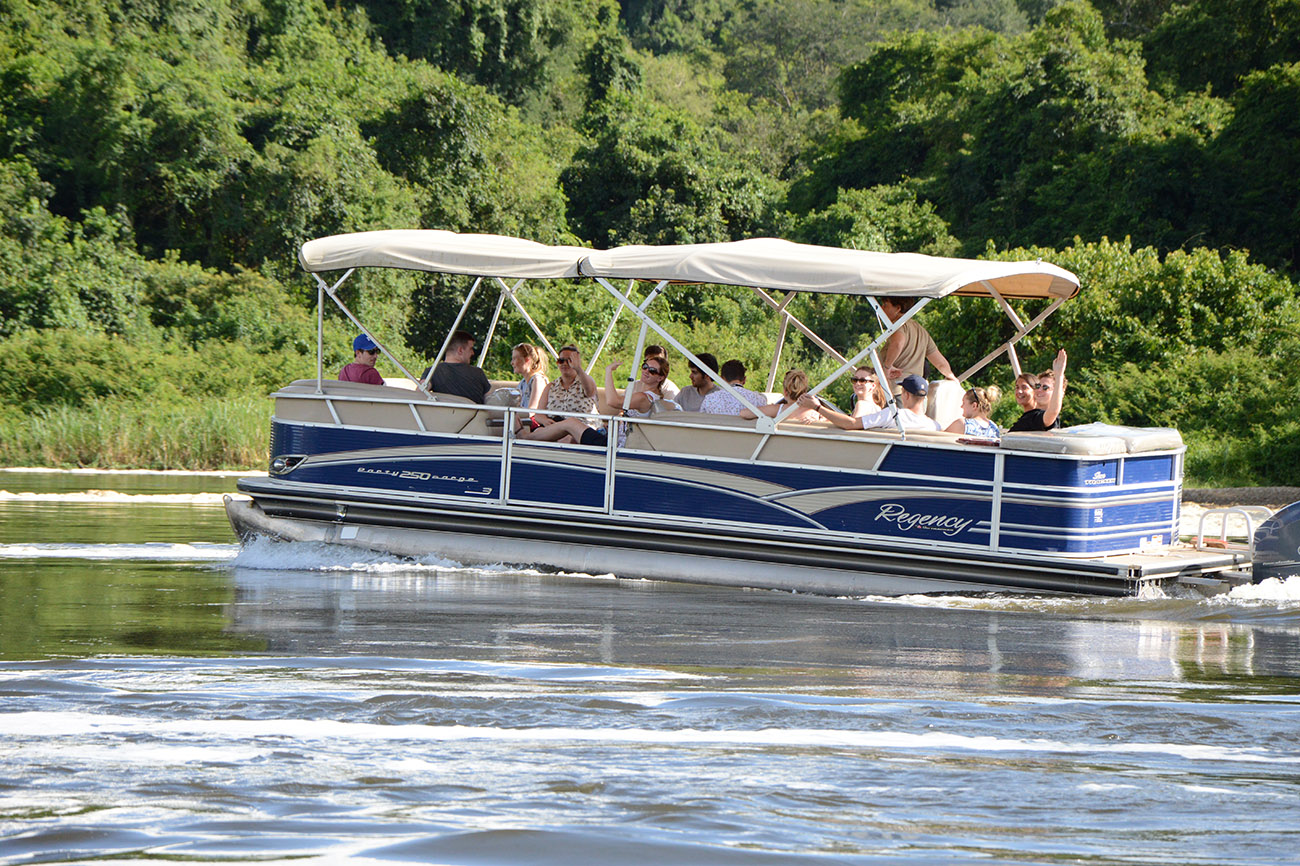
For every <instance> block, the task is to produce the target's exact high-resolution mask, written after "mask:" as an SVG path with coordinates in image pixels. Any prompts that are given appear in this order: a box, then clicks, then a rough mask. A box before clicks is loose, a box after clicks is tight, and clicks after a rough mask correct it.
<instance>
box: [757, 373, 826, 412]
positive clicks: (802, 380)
mask: <svg viewBox="0 0 1300 866" xmlns="http://www.w3.org/2000/svg"><path fill="white" fill-rule="evenodd" d="M807 393H808V374H807V373H805V372H804V371H803V370H799V369H794V370H791V371H790V372H789V373H786V374H785V378H784V379H783V380H781V399H780V400H777V401H776V402H775V403H768V404H767V405H766V406H759V407H758V411H760V412H762V413H763V414H764V415H766V416H767V417H769V418H775V417H776V416H777V415H779V414H781V412H783V411H785V410H786V409H787V408H788V407H790V406H793V405H795V404H796V403H798V402H799V398H800V397H802V396H803V395H804V394H807ZM740 417H741V418H757V417H758V416H757V415H755V414H754V413H753V412H751V411H750V410H749V409H741V410H740ZM782 420H783V421H790V422H792V423H794V424H812V423H814V422H817V421H820V420H821V415H820V414H819V413H818V411H817V410H816V409H811V408H808V407H807V406H800V407H799V408H798V409H796V410H795V411H794V412H791V413H790V414H789V415H787V416H786V417H785V418H783V419H782Z"/></svg>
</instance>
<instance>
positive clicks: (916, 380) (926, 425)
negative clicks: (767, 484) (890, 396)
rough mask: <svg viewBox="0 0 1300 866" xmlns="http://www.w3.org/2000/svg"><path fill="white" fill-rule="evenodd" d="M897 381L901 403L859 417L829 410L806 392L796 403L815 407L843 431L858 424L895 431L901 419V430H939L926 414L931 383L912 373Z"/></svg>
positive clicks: (853, 428) (936, 422)
mask: <svg viewBox="0 0 1300 866" xmlns="http://www.w3.org/2000/svg"><path fill="white" fill-rule="evenodd" d="M900 384H901V385H902V386H903V390H902V393H901V394H899V401H900V402H901V403H902V404H903V405H902V406H886V407H885V408H884V409H881V410H880V411H879V412H869V413H867V414H866V415H862V416H860V417H858V418H854V417H853V416H852V415H845V414H844V413H843V412H840V411H838V410H837V409H832V408H831V407H830V406H827V405H826V404H825V403H823V402H822V401H820V400H818V399H817V398H816V397H812V396H809V395H808V394H804V395H803V396H802V397H800V398H799V405H800V406H806V407H808V408H815V409H816V410H817V412H818V413H819V414H820V415H821V416H822V417H823V418H825V419H826V420H827V421H830V422H831V423H832V424H834V425H835V426H836V427H842V428H844V429H845V430H857V429H858V428H859V427H860V428H861V429H863V430H870V429H872V428H873V427H883V428H885V429H891V430H896V429H898V422H899V421H902V426H903V429H904V430H938V429H939V422H938V421H935V420H934V419H933V418H931V417H929V416H928V415H926V414H925V395H926V394H928V393H929V392H930V383H929V382H927V381H925V379H924V378H922V377H920V376H917V375H916V374H915V373H913V374H909V375H907V376H904V377H903V380H902V382H901V383H900Z"/></svg>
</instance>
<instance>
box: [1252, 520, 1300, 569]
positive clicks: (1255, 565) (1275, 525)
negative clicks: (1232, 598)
mask: <svg viewBox="0 0 1300 866" xmlns="http://www.w3.org/2000/svg"><path fill="white" fill-rule="evenodd" d="M1298 575H1300V502H1293V503H1291V504H1290V505H1288V506H1287V507H1286V508H1283V509H1281V510H1280V511H1278V512H1277V513H1276V514H1274V515H1273V516H1272V517H1270V518H1268V519H1267V520H1265V521H1264V522H1263V523H1261V524H1260V526H1259V529H1257V530H1255V556H1254V559H1253V560H1252V561H1251V581H1252V582H1253V583H1259V582H1260V581H1262V580H1267V579H1268V578H1270V577H1276V578H1278V579H1279V580H1286V579H1287V578H1288V577H1294V576H1298Z"/></svg>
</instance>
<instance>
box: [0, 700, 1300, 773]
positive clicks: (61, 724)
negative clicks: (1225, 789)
mask: <svg viewBox="0 0 1300 866" xmlns="http://www.w3.org/2000/svg"><path fill="white" fill-rule="evenodd" d="M33 732H40V733H39V737H40V741H41V743H42V744H44V745H45V746H47V747H51V748H55V749H60V750H61V751H60V754H63V752H62V749H64V748H66V747H67V746H68V744H67V743H58V742H57V740H59V739H61V738H69V739H71V740H73V741H77V742H80V743H85V742H86V741H87V740H88V738H102V737H105V736H112V737H127V738H132V739H134V738H137V737H141V736H146V737H149V738H150V739H151V742H148V743H143V742H135V743H131V744H127V743H123V742H120V741H119V742H114V741H107V742H109V743H110V745H109V746H108V749H109V751H110V752H111V754H112V756H113V757H114V758H115V759H116V760H119V761H132V760H133V759H134V755H133V753H134V752H135V751H136V750H137V749H142V750H144V752H143V753H144V754H150V755H151V756H153V757H154V758H155V759H159V758H162V757H163V756H164V755H165V753H166V751H167V750H169V749H171V748H173V747H179V748H180V749H182V750H183V754H184V755H185V759H186V760H192V757H191V756H192V754H193V747H194V743H195V742H206V743H210V744H212V745H213V746H215V747H216V748H217V750H218V752H217V754H222V755H224V754H226V752H225V750H228V749H230V748H231V746H232V745H234V744H240V745H242V746H244V747H245V748H254V749H256V748H259V747H262V746H263V744H267V743H269V744H273V745H274V746H275V747H276V748H281V749H282V748H285V747H286V745H287V744H288V743H290V742H297V743H301V744H302V747H304V748H308V747H309V744H311V743H318V742H319V743H326V744H330V745H331V746H338V745H340V744H342V743H344V742H348V741H352V742H367V743H375V742H381V741H398V742H426V743H428V742H463V741H470V740H481V741H497V742H509V743H535V744H542V743H593V744H597V745H599V746H601V747H609V746H615V745H622V746H629V745H630V746H642V745H668V746H715V745H717V746H753V747H761V748H771V747H776V748H847V749H885V750H898V751H904V752H906V751H912V750H921V751H925V752H932V751H934V750H960V751H968V750H971V751H978V752H1037V753H1058V754H1093V753H1096V752H1106V753H1124V754H1161V755H1175V756H1177V757H1179V758H1182V759H1184V760H1187V761H1219V762H1223V761H1227V762H1241V763H1249V764H1256V763H1267V764H1279V763H1281V764H1300V757H1297V756H1294V755H1289V754H1278V753H1277V752H1276V750H1270V749H1266V748H1262V747H1261V748H1243V747H1234V746H1207V745H1200V744H1196V743H1161V742H1149V743H1110V742H1106V743H1089V742H1066V741H1060V740H1048V739H1025V738H1020V737H993V736H966V735H961V734H950V733H944V732H939V731H934V732H927V733H911V732H904V731H883V730H882V731H860V730H844V729H832V728H759V729H751V730H702V729H698V728H676V729H650V728H609V727H599V728H577V727H558V726H557V727H535V728H502V727H488V726H481V725H420V724H404V725H393V724H377V723H370V722H340V721H335V720H332V719H294V720H289V719H284V720H280V721H279V722H277V724H276V725H275V726H274V729H273V731H268V728H267V724H266V722H265V720H262V719H176V720H167V719H152V718H134V717H127V716H118V715H107V714H99V713H79V712H69V713H59V712H44V711H39V710H38V711H32V712H16V713H0V736H17V737H26V738H31V737H32V736H33ZM168 737H177V738H180V741H179V742H177V743H176V744H175V746H172V745H169V744H165V743H163V742H161V740H163V739H164V738H168Z"/></svg>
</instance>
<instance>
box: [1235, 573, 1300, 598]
mask: <svg viewBox="0 0 1300 866" xmlns="http://www.w3.org/2000/svg"><path fill="white" fill-rule="evenodd" d="M1227 597H1228V598H1229V599H1232V600H1233V601H1300V577H1288V578H1287V579H1286V580H1278V579H1277V578H1276V577H1270V578H1268V579H1267V580H1261V581H1260V582H1259V583H1248V584H1245V585H1244V586H1236V587H1233V588H1232V592H1230V593H1228V596H1227Z"/></svg>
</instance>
